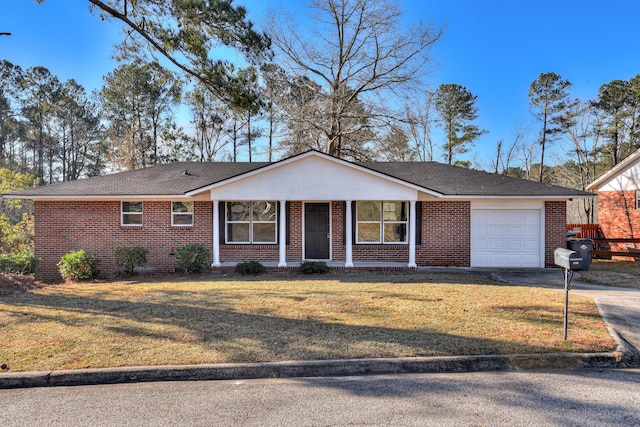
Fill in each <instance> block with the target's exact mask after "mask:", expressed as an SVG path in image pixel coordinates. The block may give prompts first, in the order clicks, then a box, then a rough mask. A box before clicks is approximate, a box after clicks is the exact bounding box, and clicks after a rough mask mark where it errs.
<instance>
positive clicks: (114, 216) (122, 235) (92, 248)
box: [35, 201, 213, 281]
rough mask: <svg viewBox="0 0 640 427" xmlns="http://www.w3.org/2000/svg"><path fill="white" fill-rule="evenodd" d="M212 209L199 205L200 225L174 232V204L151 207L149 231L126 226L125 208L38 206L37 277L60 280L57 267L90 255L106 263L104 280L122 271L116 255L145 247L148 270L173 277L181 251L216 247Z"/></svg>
mask: <svg viewBox="0 0 640 427" xmlns="http://www.w3.org/2000/svg"><path fill="white" fill-rule="evenodd" d="M212 221H213V219H212V203H211V202H194V225H193V226H192V227H172V226H171V202H168V201H163V202H157V201H151V202H150V201H145V202H144V204H143V226H141V227H129V226H127V227H124V226H122V225H120V202H44V201H36V202H35V255H36V257H37V258H41V259H42V261H41V262H40V264H39V265H38V270H37V273H36V277H37V278H38V279H39V280H45V281H56V280H60V279H61V277H60V274H59V272H58V267H57V263H58V262H59V261H60V258H62V256H63V255H64V254H66V253H68V252H70V251H75V250H80V249H84V250H85V251H87V252H88V253H90V254H93V255H95V256H96V257H97V258H98V259H99V260H100V265H99V269H100V271H101V272H102V275H103V276H107V277H110V276H113V275H114V274H115V272H116V271H117V269H118V267H117V266H116V264H115V260H114V256H113V250H114V249H115V248H117V247H132V246H142V247H145V248H147V250H148V251H149V253H148V255H147V264H146V267H149V268H152V269H155V270H157V271H165V272H166V271H172V270H173V269H174V268H175V267H177V265H176V263H175V258H176V257H175V254H176V248H177V247H180V246H184V245H187V244H191V243H200V244H203V245H205V246H206V247H207V248H211V246H212V240H211V239H212V236H213V233H212Z"/></svg>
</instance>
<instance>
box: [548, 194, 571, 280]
mask: <svg viewBox="0 0 640 427" xmlns="http://www.w3.org/2000/svg"><path fill="white" fill-rule="evenodd" d="M544 222H545V224H544V230H545V231H544V241H545V247H544V265H545V267H547V268H549V267H555V261H554V255H553V253H554V251H555V250H556V248H565V247H566V246H567V237H566V236H567V203H566V202H564V201H562V202H545V203H544Z"/></svg>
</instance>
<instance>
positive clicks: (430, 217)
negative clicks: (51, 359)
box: [35, 201, 602, 281]
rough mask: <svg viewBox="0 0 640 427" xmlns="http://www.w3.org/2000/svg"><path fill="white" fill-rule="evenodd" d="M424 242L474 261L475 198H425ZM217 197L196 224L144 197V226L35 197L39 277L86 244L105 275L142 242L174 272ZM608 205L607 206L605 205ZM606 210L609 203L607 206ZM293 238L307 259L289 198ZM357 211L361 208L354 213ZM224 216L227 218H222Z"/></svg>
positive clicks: (399, 258) (402, 258)
mask: <svg viewBox="0 0 640 427" xmlns="http://www.w3.org/2000/svg"><path fill="white" fill-rule="evenodd" d="M421 206H422V211H421V217H422V221H421V223H420V224H417V225H418V226H419V227H421V230H422V236H421V243H420V244H417V245H416V263H417V264H418V265H419V266H459V267H468V266H469V265H470V263H471V203H470V202H457V201H429V202H427V201H425V202H422V203H421ZM212 209H213V204H212V203H211V202H206V201H197V202H195V203H194V210H195V212H194V226H192V227H172V226H171V202H168V201H161V202H159V201H147V202H144V208H143V222H144V225H143V226H142V227H123V226H121V225H120V202H44V201H36V203H35V213H36V216H35V217H36V224H35V247H36V257H38V258H42V262H41V263H40V265H39V266H38V271H37V277H38V279H39V280H46V281H55V280H59V279H60V275H59V272H58V269H57V265H56V264H57V263H58V262H59V261H60V258H61V257H62V256H63V255H64V254H66V253H68V252H70V251H72V250H79V249H84V250H86V251H87V252H89V253H91V254H94V255H95V256H96V257H97V258H98V259H100V261H101V263H100V270H101V271H102V272H103V275H104V276H107V277H109V276H113V275H114V274H115V272H116V271H117V266H116V265H115V262H114V257H113V249H114V248H117V247H122V246H129V247H130V246H143V247H145V248H147V249H148V250H149V255H148V262H147V264H146V266H147V267H149V268H150V269H153V270H155V271H160V272H168V271H172V270H173V269H174V268H175V267H176V266H177V265H176V263H175V254H176V248H177V247H180V246H184V245H186V244H191V243H201V244H203V245H205V246H206V247H207V248H211V247H212V238H213V232H212V226H213V224H212V221H213V219H212ZM601 209H602V208H601ZM330 212H331V227H332V233H333V235H332V248H331V250H332V259H333V261H344V260H345V245H344V236H343V233H344V214H345V212H344V203H343V202H342V201H334V202H331V209H330ZM601 212H602V210H601ZM289 213H290V216H289V244H288V245H287V250H286V260H287V262H299V261H301V260H302V256H303V255H302V236H303V230H302V227H303V224H302V217H303V203H302V202H291V203H290V204H289ZM353 214H354V215H355V210H354V212H353ZM222 219H223V218H221V220H222ZM565 227H566V204H565V202H546V203H545V230H546V231H545V233H546V247H545V263H546V265H547V266H548V267H551V266H553V251H554V250H555V248H556V247H563V246H564V245H565V237H564V236H565ZM278 258H279V247H278V245H277V244H276V245H225V244H220V260H221V261H222V262H229V261H232V262H239V261H249V260H256V261H261V262H266V261H271V262H277V261H278ZM353 260H354V261H372V262H375V261H378V262H401V263H406V262H408V260H409V245H356V244H354V245H353Z"/></svg>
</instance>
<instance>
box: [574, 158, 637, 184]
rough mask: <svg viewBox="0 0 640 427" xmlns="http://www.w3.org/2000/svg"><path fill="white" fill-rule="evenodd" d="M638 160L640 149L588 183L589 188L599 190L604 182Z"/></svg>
mask: <svg viewBox="0 0 640 427" xmlns="http://www.w3.org/2000/svg"><path fill="white" fill-rule="evenodd" d="M638 160H640V150H638V151H636V152H635V153H633V154H632V155H630V156H629V157H627V158H626V159H624V160H623V161H621V162H620V163H618V164H617V165H615V166H614V167H613V168H611V169H609V170H608V171H607V172H605V173H603V174H602V175H600V177H599V178H598V179H596V180H595V181H593V182H592V183H591V184H589V185H587V190H591V191H598V188H600V187H601V186H602V184H604V183H606V182H607V181H609V180H611V179H613V178H615V177H616V176H617V175H618V174H619V173H620V172H622V171H624V170H626V169H628V168H629V167H631V166H632V165H633V163H635V162H636V161H638Z"/></svg>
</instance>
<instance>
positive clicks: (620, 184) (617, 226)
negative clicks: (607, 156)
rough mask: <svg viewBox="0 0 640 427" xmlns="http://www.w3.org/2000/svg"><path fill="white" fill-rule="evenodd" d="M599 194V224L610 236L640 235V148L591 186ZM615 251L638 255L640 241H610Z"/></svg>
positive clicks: (633, 256) (605, 235)
mask: <svg viewBox="0 0 640 427" xmlns="http://www.w3.org/2000/svg"><path fill="white" fill-rule="evenodd" d="M587 189H588V190H590V191H596V192H597V193H598V224H599V225H600V229H601V230H602V234H603V235H604V237H605V238H608V239H637V238H640V150H638V151H636V152H635V153H633V154H632V155H630V156H629V157H627V158H626V159H624V160H623V161H622V162H620V163H618V164H617V165H616V166H614V167H613V168H612V169H610V170H609V171H607V172H605V173H604V174H602V176H600V177H599V178H598V179H596V180H595V181H593V182H592V183H591V184H589V185H588V186H587ZM609 245H610V249H611V251H614V252H631V253H630V254H629V257H624V256H619V257H618V256H616V257H614V258H620V259H629V258H630V257H631V258H637V257H638V256H639V255H638V248H640V244H638V243H632V242H610V243H609Z"/></svg>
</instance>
